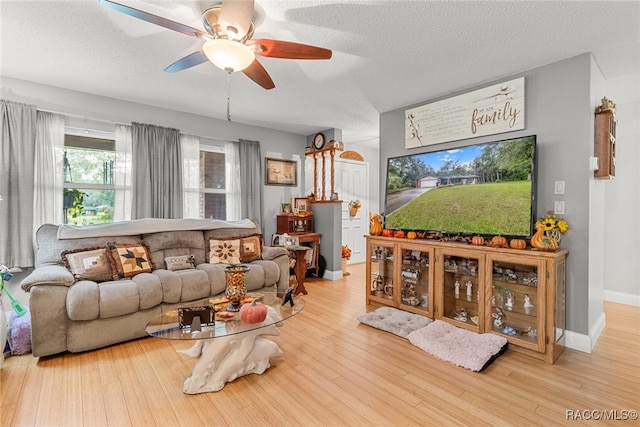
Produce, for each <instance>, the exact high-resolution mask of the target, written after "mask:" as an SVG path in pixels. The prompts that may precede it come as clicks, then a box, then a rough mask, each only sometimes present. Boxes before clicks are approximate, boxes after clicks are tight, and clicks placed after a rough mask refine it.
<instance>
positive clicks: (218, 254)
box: [209, 239, 240, 264]
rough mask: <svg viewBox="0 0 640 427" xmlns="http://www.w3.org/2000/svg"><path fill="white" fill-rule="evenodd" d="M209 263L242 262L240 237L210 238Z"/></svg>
mask: <svg viewBox="0 0 640 427" xmlns="http://www.w3.org/2000/svg"><path fill="white" fill-rule="evenodd" d="M209 263H211V264H240V239H234V240H216V239H211V240H209Z"/></svg>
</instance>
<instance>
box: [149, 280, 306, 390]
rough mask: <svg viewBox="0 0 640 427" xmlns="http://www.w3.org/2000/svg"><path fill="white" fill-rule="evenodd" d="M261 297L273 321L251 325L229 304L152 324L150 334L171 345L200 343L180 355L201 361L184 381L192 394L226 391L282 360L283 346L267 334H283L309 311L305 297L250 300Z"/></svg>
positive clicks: (178, 312) (177, 313) (182, 311)
mask: <svg viewBox="0 0 640 427" xmlns="http://www.w3.org/2000/svg"><path fill="white" fill-rule="evenodd" d="M254 297H255V298H257V299H258V301H260V302H262V303H263V304H265V305H266V306H267V318H266V319H265V320H264V321H263V322H261V323H255V324H246V323H243V322H242V321H241V320H240V317H239V313H238V312H229V311H227V310H226V306H227V305H228V303H227V304H225V302H224V299H217V300H214V299H212V300H209V301H207V302H205V303H204V304H203V303H199V304H195V305H190V306H185V307H181V308H179V309H175V310H171V311H168V312H166V313H163V314H161V315H160V316H157V317H155V318H153V319H151V321H150V322H149V323H148V324H147V326H146V329H145V330H146V331H147V333H148V334H149V335H151V336H154V337H158V338H163V339H169V340H195V343H194V345H193V346H192V347H191V348H189V349H187V350H178V352H179V353H182V354H185V355H188V356H191V357H194V358H197V359H198V361H197V363H196V365H195V367H194V368H193V372H192V374H191V376H190V377H189V378H187V379H186V380H185V382H184V387H183V391H184V393H186V394H198V393H206V392H214V391H220V390H222V388H223V387H224V385H225V384H226V383H227V382H230V381H233V380H235V379H236V378H238V377H241V376H243V375H248V374H262V373H263V372H264V371H266V370H267V369H268V368H269V366H271V365H270V364H269V360H270V359H271V358H272V357H277V356H282V351H281V350H280V347H278V345H277V344H276V343H275V342H273V341H271V340H269V339H267V338H265V335H279V331H278V329H277V328H278V327H280V326H282V324H283V322H284V321H285V320H287V319H289V318H291V317H293V316H295V315H296V314H298V313H299V312H300V311H302V309H303V308H304V305H305V301H304V299H302V298H299V297H296V296H293V295H291V292H289V294H288V298H287V296H285V297H284V300H283V298H280V297H278V296H277V295H276V293H275V292H273V293H260V294H255V295H252V294H251V293H249V294H248V295H247V298H246V299H245V301H247V302H248V301H251V299H252V298H254Z"/></svg>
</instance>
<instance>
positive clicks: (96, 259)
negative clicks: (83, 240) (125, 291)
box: [62, 248, 113, 282]
mask: <svg viewBox="0 0 640 427" xmlns="http://www.w3.org/2000/svg"><path fill="white" fill-rule="evenodd" d="M62 262H63V263H64V266H65V267H67V270H69V271H70V272H71V274H73V277H74V278H75V279H76V280H93V281H94V282H104V281H106V280H113V272H112V270H111V258H110V257H109V254H108V252H107V250H106V249H105V248H92V249H76V250H72V251H64V252H62Z"/></svg>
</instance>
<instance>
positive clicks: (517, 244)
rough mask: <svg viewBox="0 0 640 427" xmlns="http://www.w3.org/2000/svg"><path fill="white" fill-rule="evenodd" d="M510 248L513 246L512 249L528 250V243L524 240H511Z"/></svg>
mask: <svg viewBox="0 0 640 427" xmlns="http://www.w3.org/2000/svg"><path fill="white" fill-rule="evenodd" d="M509 246H511V248H512V249H526V247H527V241H526V240H523V239H511V241H510V242H509Z"/></svg>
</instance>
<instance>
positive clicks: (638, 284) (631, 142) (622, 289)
mask: <svg viewBox="0 0 640 427" xmlns="http://www.w3.org/2000/svg"><path fill="white" fill-rule="evenodd" d="M598 95H599V96H600V98H602V96H606V97H607V98H609V99H611V100H612V101H613V102H615V103H616V106H617V117H618V128H617V147H616V154H617V155H616V178H615V179H614V180H611V181H605V182H603V184H602V186H603V191H604V199H603V205H604V213H603V215H604V216H603V222H602V223H603V224H604V232H605V239H604V248H603V256H604V264H605V265H604V271H605V275H604V298H605V300H608V301H614V302H619V303H622V304H632V305H636V306H640V275H639V274H638V272H637V269H638V268H637V267H638V265H640V244H638V242H639V241H640V220H639V218H640V184H639V183H640V167H638V165H640V144H639V142H640V79H639V77H638V74H629V75H624V76H620V77H617V78H614V79H609V80H606V81H604V82H603V90H602V93H601V94H598Z"/></svg>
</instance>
